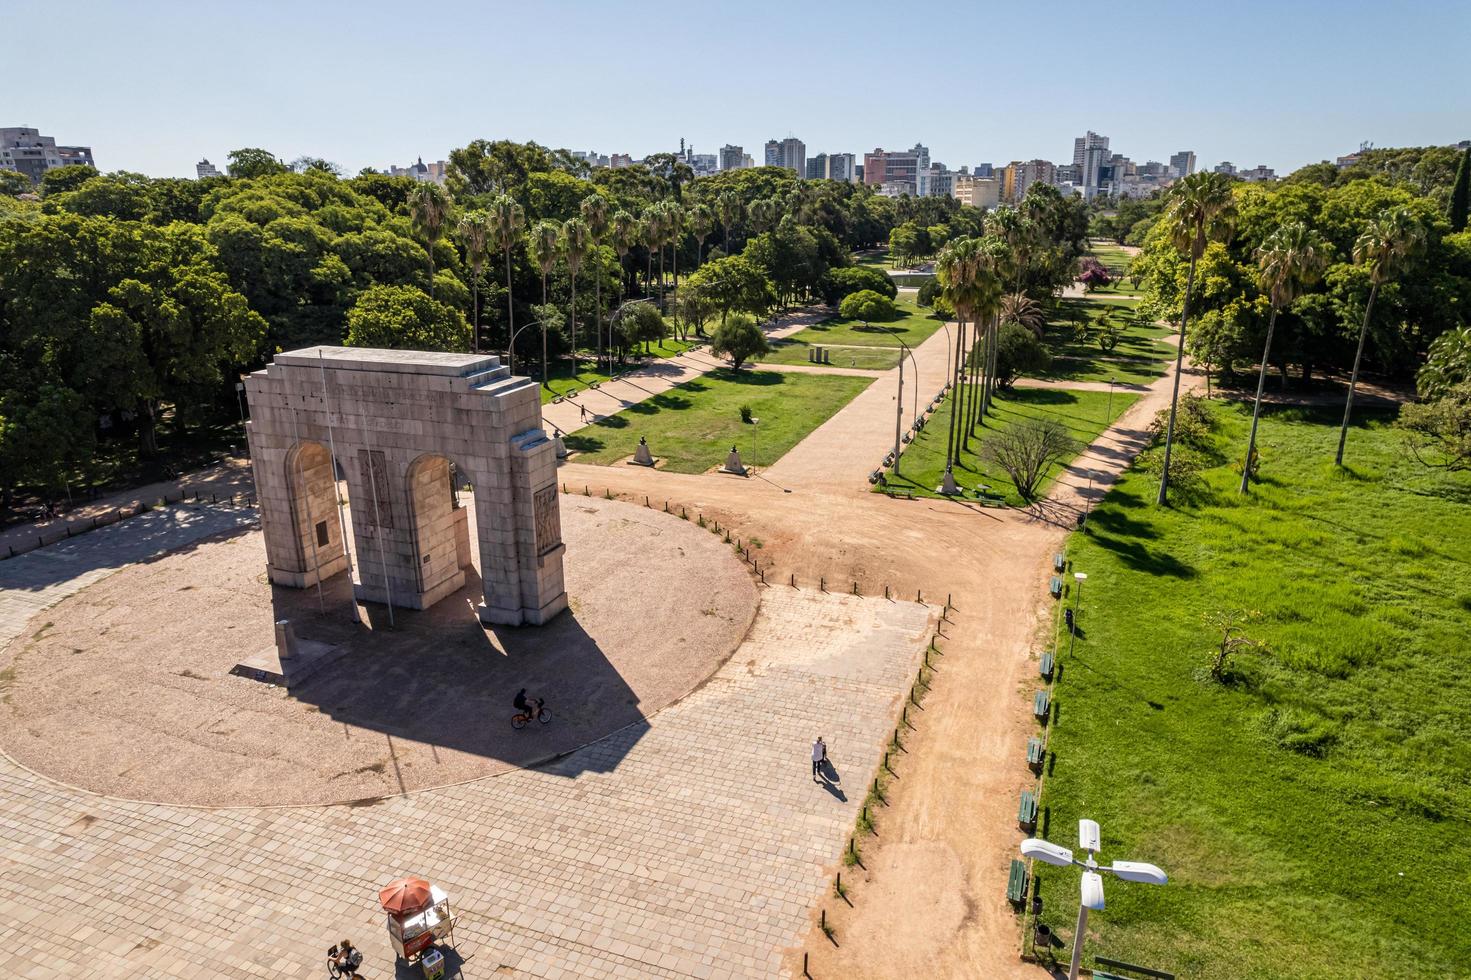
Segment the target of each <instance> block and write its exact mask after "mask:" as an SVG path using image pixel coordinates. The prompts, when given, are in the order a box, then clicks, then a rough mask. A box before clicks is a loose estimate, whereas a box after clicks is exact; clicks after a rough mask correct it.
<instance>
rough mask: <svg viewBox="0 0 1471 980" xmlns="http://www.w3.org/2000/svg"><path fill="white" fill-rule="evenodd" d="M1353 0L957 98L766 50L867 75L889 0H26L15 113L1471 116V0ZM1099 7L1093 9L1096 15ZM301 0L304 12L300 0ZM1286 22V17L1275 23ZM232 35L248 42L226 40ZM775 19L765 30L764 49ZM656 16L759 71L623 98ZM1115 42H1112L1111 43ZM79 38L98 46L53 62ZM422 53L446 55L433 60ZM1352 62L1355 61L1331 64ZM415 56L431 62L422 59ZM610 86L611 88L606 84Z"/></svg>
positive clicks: (1148, 37) (199, 137) (244, 134)
mask: <svg viewBox="0 0 1471 980" xmlns="http://www.w3.org/2000/svg"><path fill="white" fill-rule="evenodd" d="M1348 7H1351V8H1353V9H1352V10H1347V9H1345V6H1344V5H1342V4H1338V5H1334V6H1332V7H1330V6H1328V5H1326V4H1319V3H1310V4H1303V5H1297V6H1295V7H1294V8H1291V9H1288V8H1282V7H1280V6H1268V5H1265V4H1257V3H1243V4H1240V5H1238V6H1237V7H1236V8H1233V10H1232V12H1231V15H1230V16H1229V17H1227V16H1222V17H1221V18H1219V19H1218V20H1217V21H1214V22H1212V30H1211V31H1210V32H1209V35H1208V36H1206V37H1204V38H1202V39H1198V40H1197V41H1195V42H1192V44H1191V45H1180V44H1178V43H1177V39H1174V34H1175V33H1177V28H1178V25H1176V24H1174V22H1173V21H1171V20H1169V19H1168V18H1162V19H1150V18H1131V19H1129V21H1128V23H1124V24H1091V23H1090V26H1089V29H1088V30H1087V31H1082V30H1066V29H1062V28H1061V27H1059V29H1058V30H1056V31H1049V32H1042V33H1041V34H1039V35H1036V36H1035V37H1034V36H1033V35H1031V34H1029V33H1027V32H1021V33H1020V34H1019V35H1018V36H1017V37H1016V38H1015V39H1014V42H1009V43H1008V44H1005V45H998V46H995V47H993V48H991V49H988V54H987V60H986V67H985V76H989V77H993V78H997V79H1017V80H1018V81H1017V82H1016V83H1015V84H1010V83H1008V84H1006V85H1004V86H1003V87H1002V90H1001V91H1000V95H1001V97H998V98H995V99H986V100H979V101H976V102H974V103H973V105H974V108H968V109H967V111H966V112H964V113H957V112H956V111H955V107H954V105H953V104H952V99H951V98H950V97H949V96H948V95H947V90H946V86H945V82H946V80H947V79H950V80H952V81H953V83H954V85H955V86H957V87H958V89H957V91H958V90H959V88H964V87H966V86H968V85H970V84H971V82H972V81H974V80H975V79H976V77H977V76H976V73H975V72H974V71H973V70H972V69H971V68H970V67H963V68H960V69H956V70H951V71H944V72H939V73H933V72H932V73H930V74H928V75H927V76H926V77H927V78H929V79H930V80H929V81H928V82H927V83H926V84H925V85H922V86H919V87H918V88H915V87H913V86H897V85H888V86H883V85H879V86H874V85H869V86H859V85H856V84H855V85H852V86H834V87H830V88H829V87H822V86H812V87H795V88H794V87H792V86H790V85H788V84H785V83H784V82H783V81H782V79H781V78H780V77H776V75H779V74H780V73H771V72H767V71H764V70H763V66H769V65H771V64H777V63H781V64H790V65H793V66H800V67H801V68H802V69H803V71H804V72H807V73H810V74H812V75H813V76H814V77H838V78H842V77H852V78H854V79H857V78H858V77H860V73H861V72H862V70H863V68H864V66H865V65H872V64H874V63H877V62H878V61H879V60H880V59H888V58H891V57H892V56H893V51H892V49H893V46H894V45H896V44H903V43H904V42H906V40H915V39H916V38H915V37H911V36H910V35H912V34H913V33H914V30H919V29H920V28H915V29H914V30H911V29H908V28H904V27H902V26H901V27H895V26H894V24H893V23H892V21H891V18H888V17H886V16H881V15H880V14H881V12H882V10H883V8H881V7H878V6H876V5H866V4H859V5H857V7H856V8H855V10H854V16H852V17H845V19H844V22H843V25H844V36H843V39H842V43H841V44H834V43H833V40H834V38H833V37H832V34H831V31H832V24H831V23H830V22H829V20H828V19H827V18H824V17H823V16H821V15H820V13H819V12H816V11H805V10H799V9H796V8H790V7H788V6H782V7H778V6H776V5H773V4H762V3H756V4H752V5H747V6H744V7H742V8H741V9H740V10H737V11H724V10H719V9H714V8H711V9H706V8H702V7H694V8H691V9H689V10H688V11H686V12H684V13H683V15H682V16H681V17H680V18H679V19H677V20H674V21H672V22H661V23H660V26H659V28H658V33H657V35H650V34H649V28H648V26H647V24H645V23H644V22H643V21H642V20H641V19H639V18H636V17H631V16H628V14H627V12H626V11H617V10H606V9H603V8H596V7H588V6H585V5H580V4H570V3H564V4H551V5H538V6H536V7H526V6H512V5H507V4H496V5H492V6H488V7H484V8H482V7H476V6H472V5H465V4H460V3H457V2H446V3H443V4H441V5H439V6H438V7H437V8H436V15H437V16H434V17H426V18H404V17H402V16H395V17H392V18H390V17H389V16H388V14H389V13H396V12H397V11H399V10H400V9H401V8H398V7H390V6H388V5H380V4H373V3H368V4H365V5H363V7H362V9H361V10H360V11H359V12H357V13H355V16H354V17H353V18H352V19H351V20H350V21H349V20H344V19H343V18H341V17H340V16H338V15H336V14H335V13H334V12H333V11H331V10H327V9H321V8H317V7H314V6H306V7H302V6H300V5H295V6H291V7H289V8H288V7H287V6H285V5H284V4H277V3H265V4H262V5H260V6H258V7H255V8H252V10H253V11H254V12H257V16H254V17H252V18H248V19H241V18H240V16H239V12H238V11H232V10H225V9H220V10H216V9H213V8H209V7H207V6H206V7H201V6H199V5H188V4H176V3H157V4H153V5H152V6H151V7H150V9H149V12H148V13H147V14H139V13H138V12H137V11H136V10H133V9H128V8H123V7H119V6H115V5H109V4H103V3H96V2H79V3H78V4H76V5H72V6H70V7H67V8H65V9H57V8H55V7H54V6H53V5H44V4H41V3H39V2H36V0H21V2H20V3H18V4H17V5H16V9H15V11H14V12H13V14H12V17H11V20H12V23H34V24H43V23H44V24H46V25H48V29H47V30H45V31H37V32H34V33H33V34H29V35H28V36H27V43H26V44H25V45H22V46H19V47H17V48H16V49H15V50H13V51H11V52H8V53H7V59H8V62H9V63H10V64H11V67H12V69H13V71H14V72H15V74H16V77H21V78H26V77H34V78H46V79H48V81H47V83H46V84H45V85H32V86H27V87H24V88H22V89H20V90H19V91H17V92H13V93H12V94H11V97H10V98H9V99H7V106H6V113H7V115H6V118H5V119H4V120H0V124H3V125H7V126H32V127H36V128H38V129H40V130H42V131H43V132H46V133H50V134H54V135H55V136H56V137H57V138H58V139H59V140H63V141H66V142H69V143H70V142H75V143H81V144H86V145H90V146H92V147H93V148H94V151H95V153H96V155H97V158H98V162H99V164H100V165H101V167H102V169H104V170H114V169H129V170H139V171H142V172H144V173H149V174H153V175H157V176H192V175H193V172H194V164H195V163H196V162H197V161H198V160H199V159H200V158H201V157H208V158H210V159H212V160H217V161H221V162H222V161H223V158H224V155H225V154H226V153H227V152H228V151H229V150H231V149H234V148H237V147H241V146H261V147H264V148H266V149H268V150H271V151H272V152H274V153H276V154H277V155H279V156H281V157H283V158H285V159H288V160H289V159H292V158H294V157H296V156H300V155H312V156H322V157H326V158H328V159H331V160H333V161H334V162H337V163H338V164H340V165H341V166H342V168H343V170H344V171H345V172H347V173H355V172H357V171H358V170H360V169H362V168H364V167H372V168H374V169H384V168H387V167H388V166H389V165H390V164H398V165H406V164H408V163H411V162H412V161H413V160H414V159H415V158H417V157H419V156H423V157H424V158H425V159H426V160H428V159H431V158H432V159H439V158H441V157H443V156H445V155H447V154H448V152H449V150H451V149H453V148H454V147H456V146H462V145H464V144H465V143H467V142H468V141H470V140H472V139H476V138H482V137H483V138H489V139H501V138H504V139H511V140H516V141H519V142H524V141H528V140H535V141H536V142H538V143H541V144H543V145H546V146H552V147H567V148H569V149H579V148H580V149H591V148H596V149H597V150H598V151H599V152H606V153H614V152H619V153H630V154H632V155H634V156H642V155H644V154H647V153H651V152H658V151H659V150H664V149H668V150H673V149H674V148H676V147H677V145H678V141H679V139H680V138H681V137H683V138H684V139H686V140H687V141H688V142H689V143H690V144H692V145H693V146H695V147H696V148H697V150H699V151H700V152H705V153H718V152H719V149H720V147H721V146H722V145H724V144H727V143H731V144H736V145H741V146H744V147H745V148H746V150H747V152H751V151H753V150H755V151H757V152H754V153H753V156H755V157H756V158H757V159H758V160H759V159H760V156H761V155H760V152H759V150H760V148H761V147H762V146H764V144H765V142H766V141H767V140H769V139H771V138H773V137H775V138H777V139H781V138H782V137H784V136H786V135H788V134H791V135H795V136H797V137H798V138H800V139H802V141H803V142H804V143H806V144H807V147H808V148H809V152H811V153H814V154H815V153H834V152H839V153H848V152H851V153H855V154H861V153H863V152H865V151H868V150H871V149H872V148H874V147H876V146H885V147H892V146H908V145H911V144H912V143H913V142H914V141H916V140H922V141H924V142H925V143H926V145H928V146H930V148H931V153H932V158H933V159H935V160H939V161H943V162H944V163H946V165H947V166H949V167H951V168H958V167H959V166H961V165H974V164H975V163H977V162H983V161H984V162H991V163H997V164H1000V163H1005V162H1008V161H1010V160H1031V159H1043V160H1051V161H1054V162H1058V163H1062V162H1066V160H1067V157H1068V150H1069V148H1070V146H1071V142H1072V140H1073V139H1074V138H1075V137H1076V135H1077V134H1078V133H1082V132H1085V131H1087V130H1090V129H1091V130H1095V131H1097V132H1101V133H1107V134H1109V135H1110V137H1111V138H1112V140H1113V142H1114V145H1115V146H1117V147H1121V148H1127V149H1126V151H1125V152H1127V153H1128V154H1129V155H1130V156H1131V157H1132V158H1133V159H1135V160H1139V161H1145V160H1151V159H1153V160H1160V161H1166V160H1168V158H1169V155H1170V154H1172V153H1175V152H1177V151H1179V150H1181V149H1187V148H1188V149H1191V150H1193V151H1194V152H1195V153H1196V154H1197V159H1198V161H1199V166H1200V167H1202V168H1206V167H1213V166H1215V165H1216V164H1217V163H1219V162H1220V161H1222V160H1230V161H1232V162H1234V163H1235V164H1237V165H1238V166H1242V167H1252V166H1255V165H1256V164H1259V163H1260V164H1265V165H1267V166H1268V167H1272V168H1275V169H1276V170H1277V172H1278V173H1279V174H1285V173H1288V172H1290V171H1291V170H1293V169H1295V168H1296V167H1298V166H1301V165H1303V164H1305V163H1312V162H1316V161H1319V160H1325V159H1326V160H1332V159H1334V158H1335V157H1337V156H1339V155H1342V154H1345V153H1349V152H1352V151H1353V150H1355V149H1357V148H1358V146H1359V144H1360V143H1361V142H1363V141H1371V142H1373V143H1374V144H1375V145H1379V146H1415V145H1428V144H1450V143H1455V142H1457V141H1458V140H1461V139H1465V138H1467V136H1468V135H1471V133H1468V132H1467V131H1466V127H1467V123H1466V122H1465V120H1466V119H1467V118H1468V117H1471V90H1468V87H1467V86H1466V85H1465V84H1464V81H1465V78H1464V75H1465V72H1464V69H1463V68H1462V67H1461V61H1460V59H1459V54H1458V52H1457V51H1456V49H1455V47H1456V45H1455V42H1456V39H1457V38H1459V37H1464V36H1466V35H1467V34H1468V33H1471V10H1467V9H1460V8H1457V7H1455V6H1452V5H1450V4H1441V3H1429V2H1422V3H1418V4H1411V5H1408V6H1399V7H1395V8H1393V9H1392V10H1391V9H1389V8H1384V7H1381V6H1375V5H1369V4H1360V3H1352V4H1349V5H1348ZM1085 9H1086V8H1083V7H1081V6H1079V7H1078V8H1077V11H1078V16H1079V17H1081V16H1082V11H1084V10H1085ZM1071 10H1072V8H1071V7H1069V6H1068V5H1066V4H1065V5H1063V6H1062V7H1059V8H1057V9H1056V10H1055V13H1056V14H1057V17H1058V20H1057V23H1058V24H1059V25H1066V24H1068V23H1070V22H1072V21H1076V19H1077V18H1075V17H1073V16H1072V14H1071V12H1070V11H1071ZM375 11H382V12H383V14H384V16H377V15H376V13H375ZM287 12H289V14H290V16H289V18H285V17H284V16H283V17H276V16H273V15H274V14H278V13H279V14H283V15H284V14H285V13H287ZM1257 12H1259V13H1260V17H1258V16H1256V15H1255V14H1256V13H1257ZM1350 14H1351V15H1352V16H1350ZM1264 18H1265V19H1264ZM288 19H289V22H290V24H291V30H290V31H289V32H283V31H281V30H280V29H279V27H278V25H279V24H281V23H286V22H287V20H288ZM1267 22H1270V23H1271V24H1272V30H1270V31H1266V30H1262V29H1261V24H1262V23H1267ZM549 24H555V25H557V27H558V29H559V33H558V34H557V36H556V38H555V46H556V50H557V59H556V60H557V62H558V63H560V64H575V65H579V66H583V67H581V68H580V69H579V70H578V71H573V72H551V71H547V70H546V67H547V66H546V65H545V64H542V61H543V60H544V59H543V58H542V56H541V55H540V54H539V53H538V52H540V51H545V50H549V49H548V48H547V47H546V46H544V45H536V44H530V43H528V40H529V39H534V38H536V37H539V36H542V35H543V34H544V33H545V32H546V30H547V25H549ZM569 28H570V29H569ZM773 28H777V29H775V30H773ZM223 36H230V37H232V38H233V39H234V40H235V42H236V43H232V44H230V45H220V44H218V43H215V41H214V40H213V39H216V38H218V37H223ZM752 37H762V38H763V40H762V43H761V45H760V47H759V50H758V49H756V48H754V47H752V45H751V43H750V41H749V39H750V38H752ZM1305 37H1311V38H1312V43H1311V45H1305V44H1303V43H1302V39H1303V38H1305ZM650 41H657V42H658V43H660V44H661V45H662V46H665V47H668V48H670V49H672V50H674V51H676V52H677V53H678V54H679V55H680V56H681V58H680V60H681V61H684V62H688V63H689V64H692V65H696V64H704V65H713V64H730V65H734V66H736V68H737V70H736V71H735V73H734V74H733V76H731V78H730V79H724V78H721V79H719V80H717V79H716V76H714V75H712V76H711V77H710V79H707V80H705V81H703V82H700V81H699V78H698V75H696V76H694V78H693V81H691V78H690V77H686V76H687V75H688V73H671V79H682V80H681V81H671V84H669V85H668V86H663V87H662V88H661V89H659V90H657V93H656V94H657V99H658V104H659V111H658V112H653V113H639V112H628V111H622V110H620V109H618V108H617V106H618V105H619V104H620V103H619V101H618V100H620V99H626V100H633V99H636V98H638V99H646V98H648V97H650V93H651V92H655V91H656V90H652V89H649V88H648V87H647V86H648V76H647V75H646V73H645V72H644V70H643V69H642V68H641V67H640V66H639V64H638V62H637V61H636V60H630V59H627V58H620V57H611V56H610V54H611V53H613V52H618V51H623V52H626V51H629V50H636V49H637V48H638V46H639V45H641V44H647V43H649V42H650ZM263 52H264V53H263ZM1100 52H1107V53H1108V54H1109V58H1110V59H1111V60H1106V61H1100ZM1246 54H1249V55H1250V59H1249V62H1248V61H1243V60H1242V58H1243V57H1244V56H1245V55H1246ZM78 62H80V63H85V64H87V65H88V66H89V69H88V71H87V72H81V73H62V74H58V73H55V72H54V71H52V70H51V66H54V65H55V64H58V63H78ZM1063 63H1066V64H1072V65H1085V66H1086V65H1096V66H1097V69H1096V78H1095V82H1096V84H1093V85H1089V84H1087V80H1088V77H1089V75H1088V72H1087V71H1086V70H1085V71H1084V72H1083V81H1084V84H1082V85H1079V83H1078V76H1077V72H1075V71H1069V72H1052V71H1044V70H1042V69H1041V68H1040V67H1039V66H1040V65H1044V64H1063ZM1367 63H1377V64H1390V65H1394V64H1402V65H1405V66H1409V65H1414V68H1415V71H1414V72H1413V73H1410V72H1408V71H1403V72H1398V73H1396V72H1382V73H1376V74H1375V76H1374V78H1373V79H1372V80H1371V79H1369V78H1368V77H1367V76H1366V75H1364V74H1362V73H1360V74H1355V73H1354V72H1352V71H1351V69H1352V66H1354V65H1358V64H1367ZM1251 65H1271V66H1272V70H1271V71H1255V70H1248V68H1249V67H1250V66H1251ZM421 66H434V68H433V73H432V75H431V76H425V75H424V74H423V73H424V72H425V71H427V70H428V69H427V67H421ZM1244 66H1245V67H1244ZM1329 72H1331V73H1333V77H1334V84H1332V85H1326V84H1323V79H1324V78H1325V77H1327V73H1329ZM1064 76H1065V77H1064ZM400 77H410V78H414V79H416V80H415V82H414V84H398V82H397V81H395V79H398V78H400ZM428 77H434V78H439V79H442V81H441V83H440V84H439V85H438V86H435V85H432V84H429V83H428V82H426V81H425V78H428ZM99 80H104V81H105V84H99ZM1022 80H1024V81H1022ZM1218 80H1225V81H1227V82H1228V84H1217V83H1216V81H1218ZM592 82H596V84H591V83H592ZM593 92H597V93H599V94H602V95H604V96H605V98H604V99H601V100H593V99H592V98H591V97H590V96H591V94H592V93H593ZM609 98H611V99H612V101H611V102H610V101H609Z"/></svg>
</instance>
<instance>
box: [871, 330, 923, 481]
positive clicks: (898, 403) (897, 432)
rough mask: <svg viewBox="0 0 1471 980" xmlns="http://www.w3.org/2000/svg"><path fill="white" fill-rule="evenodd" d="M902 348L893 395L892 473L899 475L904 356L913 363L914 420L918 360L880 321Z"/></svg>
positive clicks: (917, 401) (916, 402)
mask: <svg viewBox="0 0 1471 980" xmlns="http://www.w3.org/2000/svg"><path fill="white" fill-rule="evenodd" d="M879 326H880V327H883V328H884V329H885V330H887V331H888V332H889V333H890V334H892V335H893V337H894V339H895V340H897V341H898V342H899V346H900V347H901V348H903V350H902V351H900V353H899V394H898V395H896V396H895V403H894V475H895V476H898V475H899V449H900V447H901V445H902V443H903V434H904V358H905V356H906V355H907V356H908V357H909V362H910V363H911V364H913V365H914V421H916V422H918V421H919V362H918V361H916V360H915V359H914V351H912V350H910V349H909V345H908V344H906V343H905V342H904V338H903V337H901V336H899V334H898V333H897V332H896V331H895V330H894V328H893V327H891V326H889V325H888V324H885V323H880V324H879Z"/></svg>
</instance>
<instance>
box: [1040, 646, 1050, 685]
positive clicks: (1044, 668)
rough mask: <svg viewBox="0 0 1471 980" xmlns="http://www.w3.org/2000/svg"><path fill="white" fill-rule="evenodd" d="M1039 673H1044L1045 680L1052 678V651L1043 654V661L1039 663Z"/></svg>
mask: <svg viewBox="0 0 1471 980" xmlns="http://www.w3.org/2000/svg"><path fill="white" fill-rule="evenodd" d="M1037 673H1039V674H1041V675H1042V679H1043V680H1049V681H1050V680H1052V651H1051V650H1048V651H1047V652H1046V653H1044V654H1042V662H1041V663H1040V664H1038V665H1037Z"/></svg>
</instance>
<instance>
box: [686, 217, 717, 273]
mask: <svg viewBox="0 0 1471 980" xmlns="http://www.w3.org/2000/svg"><path fill="white" fill-rule="evenodd" d="M714 230H715V212H714V211H712V210H710V206H709V205H707V204H696V205H695V206H694V207H692V208H690V231H691V233H693V234H694V236H695V265H697V266H700V265H704V264H705V239H707V238H709V237H710V233H711V232H712V231H714Z"/></svg>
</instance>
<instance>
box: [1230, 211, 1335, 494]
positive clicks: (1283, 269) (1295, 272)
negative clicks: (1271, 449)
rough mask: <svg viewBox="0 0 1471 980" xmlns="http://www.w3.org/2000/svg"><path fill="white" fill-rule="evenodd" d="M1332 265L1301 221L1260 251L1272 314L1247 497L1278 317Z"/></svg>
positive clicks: (1245, 476)
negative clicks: (1306, 287) (1304, 288)
mask: <svg viewBox="0 0 1471 980" xmlns="http://www.w3.org/2000/svg"><path fill="white" fill-rule="evenodd" d="M1327 264H1328V256H1327V243H1326V242H1324V241H1323V240H1322V238H1320V237H1319V236H1318V234H1317V233H1316V232H1314V231H1313V230H1312V229H1310V228H1309V227H1308V226H1307V225H1306V224H1304V223H1303V222H1301V221H1294V222H1290V223H1288V224H1285V225H1283V226H1282V227H1280V228H1278V229H1277V230H1276V231H1275V232H1273V233H1272V237H1271V238H1269V239H1267V241H1266V242H1265V243H1264V244H1263V245H1262V247H1261V248H1260V249H1259V250H1258V251H1257V265H1258V267H1259V268H1260V270H1261V280H1260V282H1261V288H1262V290H1263V291H1264V292H1265V293H1266V294H1267V297H1268V300H1269V301H1270V303H1271V306H1272V312H1271V315H1270V317H1268V319H1267V341H1266V344H1265V345H1263V347H1262V366H1261V371H1260V372H1259V373H1258V374H1257V382H1256V399H1255V400H1254V401H1253V402H1252V407H1251V434H1250V435H1249V436H1247V439H1246V457H1245V459H1246V462H1245V463H1243V464H1242V467H1241V488H1240V491H1241V492H1242V493H1245V492H1246V491H1247V487H1248V484H1249V481H1250V478H1251V471H1252V467H1251V460H1253V459H1255V458H1256V430H1257V421H1258V419H1259V418H1260V417H1261V412H1262V392H1263V390H1265V388H1266V385H1267V365H1268V364H1269V363H1270V362H1271V357H1272V333H1273V332H1274V331H1275V330H1276V328H1277V314H1278V313H1279V312H1281V310H1282V307H1284V306H1286V305H1288V304H1289V303H1291V302H1292V301H1293V300H1295V299H1296V298H1297V297H1298V294H1299V293H1300V292H1301V291H1302V289H1303V287H1304V286H1307V285H1310V284H1312V283H1313V282H1316V281H1317V279H1318V277H1320V276H1321V275H1322V274H1323V269H1324V268H1325V267H1326V266H1327Z"/></svg>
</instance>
